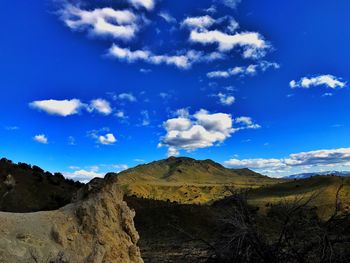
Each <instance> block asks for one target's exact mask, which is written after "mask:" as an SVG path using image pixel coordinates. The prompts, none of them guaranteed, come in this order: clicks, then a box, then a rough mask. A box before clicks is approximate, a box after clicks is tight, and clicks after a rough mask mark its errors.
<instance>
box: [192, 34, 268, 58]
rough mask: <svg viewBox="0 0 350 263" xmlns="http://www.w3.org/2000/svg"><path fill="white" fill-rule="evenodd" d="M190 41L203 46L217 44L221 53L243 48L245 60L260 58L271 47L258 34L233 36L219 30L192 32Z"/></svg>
mask: <svg viewBox="0 0 350 263" xmlns="http://www.w3.org/2000/svg"><path fill="white" fill-rule="evenodd" d="M190 41H192V42H195V43H201V44H204V45H206V44H217V45H218V48H219V50H220V51H223V52H224V51H230V50H232V49H234V48H235V47H241V48H243V57H244V58H260V57H263V56H264V55H265V53H266V49H267V48H269V45H268V44H267V43H266V41H265V40H264V39H263V37H262V36H261V35H260V34H259V33H257V32H242V33H235V34H233V35H231V34H227V33H224V32H221V31H219V30H211V31H209V30H201V31H199V30H192V31H191V34H190Z"/></svg>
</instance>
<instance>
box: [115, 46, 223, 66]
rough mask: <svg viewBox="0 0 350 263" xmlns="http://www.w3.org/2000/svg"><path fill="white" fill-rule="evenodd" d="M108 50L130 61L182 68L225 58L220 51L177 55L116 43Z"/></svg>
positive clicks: (189, 52) (192, 51) (121, 58)
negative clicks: (122, 46) (132, 48)
mask: <svg viewBox="0 0 350 263" xmlns="http://www.w3.org/2000/svg"><path fill="white" fill-rule="evenodd" d="M108 52H109V55H110V56H112V57H115V58H118V59H120V60H124V61H126V62H128V63H133V62H137V61H144V62H147V63H150V64H155V65H159V64H166V65H173V66H176V67H178V68H181V69H188V68H190V67H191V66H192V64H194V63H199V62H209V61H213V60H218V59H223V58H224V56H223V55H222V54H220V53H218V52H212V53H209V54H204V53H203V52H200V51H194V50H189V51H187V52H185V53H182V54H177V55H167V54H165V55H155V54H153V53H152V52H150V51H148V50H135V51H131V50H130V49H129V48H121V47H119V46H118V45H116V44H113V45H112V47H111V48H110V49H109V51H108Z"/></svg>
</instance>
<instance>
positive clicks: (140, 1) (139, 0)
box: [128, 0, 155, 10]
mask: <svg viewBox="0 0 350 263" xmlns="http://www.w3.org/2000/svg"><path fill="white" fill-rule="evenodd" d="M128 1H129V2H130V3H131V4H132V5H133V6H134V7H136V8H140V7H143V8H145V9H147V10H152V9H153V8H154V6H155V0H128Z"/></svg>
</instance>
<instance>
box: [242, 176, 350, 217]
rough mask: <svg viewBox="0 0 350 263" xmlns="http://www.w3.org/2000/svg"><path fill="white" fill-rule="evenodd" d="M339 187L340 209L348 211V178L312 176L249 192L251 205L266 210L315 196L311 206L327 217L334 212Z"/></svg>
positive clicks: (349, 190)
mask: <svg viewBox="0 0 350 263" xmlns="http://www.w3.org/2000/svg"><path fill="white" fill-rule="evenodd" d="M340 185H343V187H342V188H341V190H340V191H339V200H340V202H341V208H342V209H343V210H346V211H349V206H350V178H349V177H339V176H322V175H319V176H313V177H310V178H305V179H294V180H289V181H286V182H283V183H280V184H275V185H270V186H266V187H262V188H259V189H253V190H251V191H250V192H249V195H248V198H249V203H250V204H251V205H255V206H258V207H259V208H260V209H266V208H267V207H268V206H269V205H271V204H276V203H279V202H284V201H294V200H295V199H298V198H305V199H306V198H308V197H310V196H311V195H313V194H314V195H315V197H314V198H313V200H312V202H311V204H312V205H315V206H316V207H317V209H318V214H319V215H321V216H322V217H327V216H329V215H330V214H331V213H332V212H333V210H334V204H335V198H336V193H337V190H338V188H339V186H340Z"/></svg>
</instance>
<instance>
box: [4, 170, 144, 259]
mask: <svg viewBox="0 0 350 263" xmlns="http://www.w3.org/2000/svg"><path fill="white" fill-rule="evenodd" d="M116 180H117V179H116V178H114V177H112V176H108V175H107V176H106V178H105V179H94V180H93V181H92V182H91V183H89V184H88V185H86V186H84V187H83V188H82V189H80V190H79V192H78V193H77V195H76V198H75V201H74V202H73V203H71V204H68V205H66V206H65V207H63V208H60V209H58V210H54V211H45V212H44V211H42V212H35V213H23V214H19V213H7V212H0V226H1V228H0V262H8V263H15V262H16V263H17V262H40V263H41V262H70V263H75V262H77V263H80V262H86V263H102V262H103V263H112V262H116V263H118V262H120V263H128V262H135V263H139V262H143V261H142V259H141V256H140V250H139V248H138V247H137V241H138V239H139V235H138V233H137V231H136V230H135V227H134V223H133V217H134V215H135V214H134V211H133V210H130V209H129V207H128V206H127V204H126V203H125V202H124V201H123V193H122V191H121V190H120V189H119V187H118V185H117V184H116Z"/></svg>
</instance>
